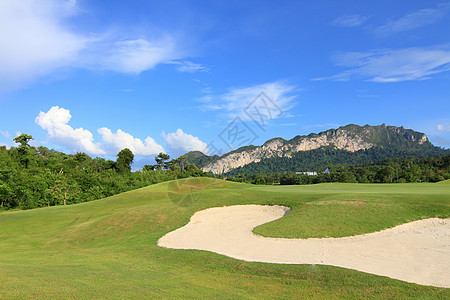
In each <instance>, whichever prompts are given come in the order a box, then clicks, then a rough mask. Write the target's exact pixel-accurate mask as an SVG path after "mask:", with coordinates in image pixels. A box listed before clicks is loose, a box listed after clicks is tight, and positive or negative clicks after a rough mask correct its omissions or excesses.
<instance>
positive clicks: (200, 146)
mask: <svg viewBox="0 0 450 300" xmlns="http://www.w3.org/2000/svg"><path fill="white" fill-rule="evenodd" d="M163 137H164V139H165V140H166V142H167V144H168V145H169V147H170V148H172V149H174V150H178V151H180V150H181V151H186V152H187V151H196V150H197V151H205V150H206V148H207V144H206V143H204V142H202V141H201V140H200V139H199V138H198V137H196V136H193V135H191V134H188V133H185V132H183V130H182V129H177V131H176V132H172V133H168V134H166V133H164V132H163Z"/></svg>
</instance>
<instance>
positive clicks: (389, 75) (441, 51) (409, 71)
mask: <svg viewBox="0 0 450 300" xmlns="http://www.w3.org/2000/svg"><path fill="white" fill-rule="evenodd" d="M334 60H335V64H336V66H338V67H346V68H348V69H347V70H345V71H343V72H341V73H338V74H336V75H332V76H328V77H321V78H315V79H314V80H335V81H348V80H351V79H360V78H362V79H365V80H368V81H375V82H399V81H407V80H423V79H429V78H430V76H431V75H433V74H438V73H441V72H445V71H449V70H450V50H448V49H447V48H444V47H435V48H419V47H416V48H404V49H397V50H391V49H384V50H373V51H370V52H348V53H341V54H338V55H336V56H335V57H334Z"/></svg>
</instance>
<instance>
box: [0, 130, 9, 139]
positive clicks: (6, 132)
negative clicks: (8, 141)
mask: <svg viewBox="0 0 450 300" xmlns="http://www.w3.org/2000/svg"><path fill="white" fill-rule="evenodd" d="M0 134H1V135H3V136H4V137H5V138H9V137H10V135H9V132H8V131H7V130H5V131H3V130H0Z"/></svg>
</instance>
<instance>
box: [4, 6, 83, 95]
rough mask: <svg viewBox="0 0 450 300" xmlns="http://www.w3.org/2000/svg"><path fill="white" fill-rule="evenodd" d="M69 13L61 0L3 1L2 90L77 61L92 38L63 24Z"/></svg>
mask: <svg viewBox="0 0 450 300" xmlns="http://www.w3.org/2000/svg"><path fill="white" fill-rule="evenodd" d="M67 3H70V2H67ZM67 16H69V13H68V11H67V9H66V7H65V3H64V2H60V1H54V0H20V1H16V0H3V1H0V40H1V41H2V46H1V47H0V66H1V68H0V91H1V90H7V89H11V88H16V87H18V86H19V85H22V84H24V83H28V82H30V81H31V80H33V79H34V78H36V77H39V76H42V75H45V74H48V73H49V72H51V71H53V70H55V69H57V68H60V67H63V66H66V65H68V64H70V63H72V62H74V60H75V58H76V57H77V55H78V54H79V53H80V51H81V50H83V49H84V48H85V47H86V45H87V42H88V39H87V38H85V37H83V36H81V35H78V34H75V33H73V32H71V31H70V30H69V29H68V28H66V27H65V26H64V25H63V19H64V18H66V17H67Z"/></svg>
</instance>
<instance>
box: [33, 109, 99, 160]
mask: <svg viewBox="0 0 450 300" xmlns="http://www.w3.org/2000/svg"><path fill="white" fill-rule="evenodd" d="M71 118H72V116H71V115H70V111H69V110H67V109H64V108H60V107H58V106H53V107H52V108H50V110H49V111H48V112H46V113H45V112H42V111H41V112H40V113H39V115H38V116H37V117H36V119H35V122H36V123H37V124H38V125H39V126H40V127H41V128H42V129H45V130H46V131H47V135H48V139H49V141H51V142H53V143H55V144H57V145H60V146H63V147H65V148H67V149H68V150H70V151H72V152H78V151H80V152H86V153H89V154H94V155H96V154H106V152H105V151H104V150H103V149H102V148H101V147H100V145H99V144H95V143H94V142H93V141H94V138H93V136H92V133H91V132H90V131H89V130H86V129H83V128H77V129H73V128H72V127H71V126H70V125H68V124H67V123H69V121H70V119H71Z"/></svg>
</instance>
